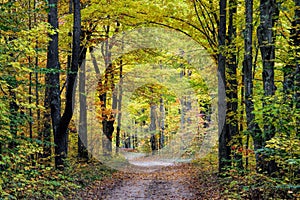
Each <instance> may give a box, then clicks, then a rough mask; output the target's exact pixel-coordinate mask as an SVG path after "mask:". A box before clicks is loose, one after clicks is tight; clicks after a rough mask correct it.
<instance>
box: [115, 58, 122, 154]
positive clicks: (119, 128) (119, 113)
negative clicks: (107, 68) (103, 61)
mask: <svg viewBox="0 0 300 200" xmlns="http://www.w3.org/2000/svg"><path fill="white" fill-rule="evenodd" d="M119 76H120V82H119V102H118V122H117V133H116V151H117V152H118V151H119V148H120V132H121V120H122V110H121V109H122V95H123V88H122V87H123V60H122V58H121V60H120V74H119Z"/></svg>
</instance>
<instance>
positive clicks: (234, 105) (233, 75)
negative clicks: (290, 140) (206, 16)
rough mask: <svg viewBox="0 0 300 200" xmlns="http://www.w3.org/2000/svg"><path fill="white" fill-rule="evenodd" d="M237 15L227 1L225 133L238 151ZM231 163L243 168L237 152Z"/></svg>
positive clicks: (232, 4)
mask: <svg viewBox="0 0 300 200" xmlns="http://www.w3.org/2000/svg"><path fill="white" fill-rule="evenodd" d="M236 13H237V2H236V0H229V24H228V40H227V42H228V44H227V46H228V48H229V49H230V53H229V54H228V58H227V63H226V64H227V65H226V66H227V69H226V72H227V76H226V77H227V81H226V82H227V84H226V96H227V98H226V99H227V111H226V112H227V113H226V126H227V127H226V131H227V132H228V133H227V135H228V137H229V138H228V140H233V146H234V147H235V148H236V149H238V148H241V147H242V144H241V137H240V135H239V127H238V101H237V99H238V83H237V56H236V54H237V53H236V52H237V49H236V45H235V41H234V40H235V39H236V26H235V15H236ZM233 161H234V163H235V165H236V166H237V167H238V168H239V169H242V168H243V163H242V154H241V153H238V152H237V151H236V152H235V153H234V154H233Z"/></svg>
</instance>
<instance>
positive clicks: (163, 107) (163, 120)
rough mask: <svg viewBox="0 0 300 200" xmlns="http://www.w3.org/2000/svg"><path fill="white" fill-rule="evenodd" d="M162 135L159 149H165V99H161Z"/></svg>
mask: <svg viewBox="0 0 300 200" xmlns="http://www.w3.org/2000/svg"><path fill="white" fill-rule="evenodd" d="M159 111H160V135H159V148H160V149H162V148H164V145H165V105H164V99H163V98H162V97H160V107H159Z"/></svg>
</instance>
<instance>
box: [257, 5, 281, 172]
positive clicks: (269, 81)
mask: <svg viewBox="0 0 300 200" xmlns="http://www.w3.org/2000/svg"><path fill="white" fill-rule="evenodd" d="M278 15H279V11H278V8H277V5H276V0H267V1H265V0H261V1H260V25H259V27H258V29H257V38H258V42H259V48H260V52H261V56H262V62H263V74H262V76H263V88H264V95H265V97H271V96H273V95H274V94H275V90H276V87H275V84H274V65H275V39H276V36H275V34H274V30H273V29H274V27H275V22H276V20H277V18H278ZM271 104H272V101H269V100H267V99H266V100H264V103H263V106H264V107H267V106H270V105H271ZM273 118H274V115H272V114H271V113H270V112H268V113H267V112H265V113H264V119H265V120H264V124H265V125H264V137H263V141H262V142H263V144H262V146H264V145H265V144H266V141H268V140H270V139H271V138H272V137H274V135H275V127H274V126H273V125H270V123H271V121H270V120H268V119H273ZM267 157H268V156H267ZM261 167H262V171H267V172H268V173H269V174H272V173H273V172H275V171H276V170H277V169H276V164H275V161H274V160H271V161H265V162H264V165H263V166H261Z"/></svg>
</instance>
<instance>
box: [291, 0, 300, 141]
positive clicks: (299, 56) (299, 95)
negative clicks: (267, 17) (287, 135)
mask: <svg viewBox="0 0 300 200" xmlns="http://www.w3.org/2000/svg"><path fill="white" fill-rule="evenodd" d="M294 2H295V6H296V7H295V15H294V21H293V29H292V30H293V32H292V35H293V37H292V42H293V46H294V47H296V54H295V55H296V58H295V63H296V69H295V72H294V74H295V75H294V91H295V107H296V109H297V111H298V112H299V110H300V47H299V46H300V29H299V26H300V0H294ZM296 122H297V124H296V127H297V130H296V131H297V134H298V135H299V133H300V128H299V127H300V117H299V115H298V116H297V118H296Z"/></svg>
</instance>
